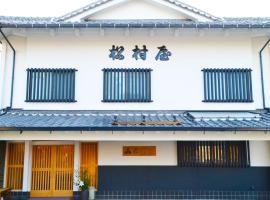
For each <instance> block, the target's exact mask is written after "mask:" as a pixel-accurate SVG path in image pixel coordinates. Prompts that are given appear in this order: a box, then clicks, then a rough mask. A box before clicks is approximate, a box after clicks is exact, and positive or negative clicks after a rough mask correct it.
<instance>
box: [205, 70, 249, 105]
mask: <svg viewBox="0 0 270 200" xmlns="http://www.w3.org/2000/svg"><path fill="white" fill-rule="evenodd" d="M202 71H203V77H204V102H253V97H252V80H251V69H203V70H202Z"/></svg>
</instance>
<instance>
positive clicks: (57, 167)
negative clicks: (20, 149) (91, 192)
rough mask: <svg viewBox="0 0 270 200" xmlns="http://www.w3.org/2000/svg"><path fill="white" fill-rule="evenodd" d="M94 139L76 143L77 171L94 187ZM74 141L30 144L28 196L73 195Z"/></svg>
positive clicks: (96, 175) (95, 158)
mask: <svg viewBox="0 0 270 200" xmlns="http://www.w3.org/2000/svg"><path fill="white" fill-rule="evenodd" d="M97 147H98V145H97V143H94V142H93V143H91V142H87V143H80V171H85V170H86V171H87V172H88V175H89V179H90V182H91V185H93V186H95V187H96V188H97V177H98V165H97V163H98V159H97ZM73 178H74V145H71V144H68V145H66V144H65V145H33V150H32V178H31V179H32V180H31V193H30V195H31V197H71V196H73Z"/></svg>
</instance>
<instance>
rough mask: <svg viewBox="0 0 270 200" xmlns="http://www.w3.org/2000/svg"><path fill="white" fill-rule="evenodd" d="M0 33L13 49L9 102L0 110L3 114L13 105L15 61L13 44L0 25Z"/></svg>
mask: <svg viewBox="0 0 270 200" xmlns="http://www.w3.org/2000/svg"><path fill="white" fill-rule="evenodd" d="M0 33H1V35H2V36H3V38H4V40H5V41H6V42H7V43H8V45H9V46H10V48H11V49H12V51H13V56H12V76H11V89H10V103H9V106H8V107H6V108H4V109H3V110H2V111H3V112H4V113H2V114H1V115H4V114H6V113H7V111H8V110H10V109H12V106H13V91H14V73H15V62H16V50H15V48H14V47H13V45H12V44H11V43H10V41H9V40H8V38H7V36H6V35H5V34H4V33H3V31H2V29H1V27H0Z"/></svg>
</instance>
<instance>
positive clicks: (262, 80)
mask: <svg viewBox="0 0 270 200" xmlns="http://www.w3.org/2000/svg"><path fill="white" fill-rule="evenodd" d="M269 42H270V38H269V39H268V40H267V42H266V43H265V44H264V45H263V47H262V48H261V50H260V52H259V57H260V69H261V82H262V99H263V109H265V94H264V79H263V61H262V53H263V50H264V49H265V48H266V47H267V45H268V44H269Z"/></svg>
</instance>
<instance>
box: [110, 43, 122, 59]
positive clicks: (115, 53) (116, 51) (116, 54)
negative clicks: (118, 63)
mask: <svg viewBox="0 0 270 200" xmlns="http://www.w3.org/2000/svg"><path fill="white" fill-rule="evenodd" d="M124 50H125V48H124V47H123V46H119V47H118V46H115V45H113V46H112V49H110V52H111V53H110V55H109V57H110V58H112V59H113V60H115V59H117V60H123V59H124V58H125V56H124V55H123V54H122V53H123V52H124Z"/></svg>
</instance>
